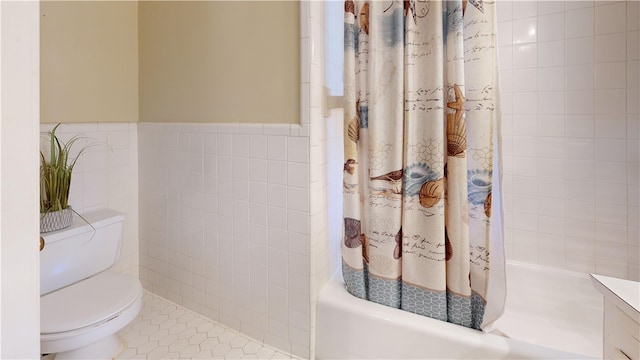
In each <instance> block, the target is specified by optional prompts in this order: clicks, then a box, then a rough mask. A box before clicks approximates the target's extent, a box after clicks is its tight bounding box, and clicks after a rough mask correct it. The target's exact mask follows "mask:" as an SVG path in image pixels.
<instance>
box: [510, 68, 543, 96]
mask: <svg viewBox="0 0 640 360" xmlns="http://www.w3.org/2000/svg"><path fill="white" fill-rule="evenodd" d="M537 90H538V70H537V69H521V70H514V71H513V92H530V91H537Z"/></svg>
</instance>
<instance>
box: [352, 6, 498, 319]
mask: <svg viewBox="0 0 640 360" xmlns="http://www.w3.org/2000/svg"><path fill="white" fill-rule="evenodd" d="M344 10H345V12H344V37H345V39H344V40H345V41H344V55H345V59H344V67H345V69H344V71H345V73H344V84H345V85H344V87H345V88H344V96H345V109H344V122H345V123H344V156H345V160H344V172H343V174H344V176H343V197H344V206H343V207H344V232H343V234H344V235H343V236H344V238H343V242H342V268H343V277H344V280H345V285H346V287H347V290H348V291H349V292H350V293H352V294H353V295H355V296H357V297H360V298H363V299H368V300H370V301H373V302H377V303H380V304H383V305H387V306H392V307H396V308H401V309H404V310H406V311H410V312H413V313H417V314H420V315H424V316H429V317H433V318H436V319H440V320H444V321H448V322H452V323H455V324H459V325H463V326H467V327H471V328H474V329H484V328H486V326H488V325H489V324H490V323H492V322H493V321H495V320H496V319H497V318H498V317H499V315H500V314H501V312H502V309H503V307H504V294H505V292H504V291H505V290H504V286H505V283H504V250H503V245H502V233H503V231H502V208H501V205H502V200H501V196H500V194H501V190H500V174H501V163H500V134H499V132H500V126H499V121H500V114H499V94H498V83H497V59H496V52H497V48H496V31H495V29H496V18H495V3H494V2H484V1H483V0H464V1H460V0H458V1H435V0H431V1H429V0H423V1H419V0H418V1H417V0H409V1H353V0H346V1H345V2H344Z"/></svg>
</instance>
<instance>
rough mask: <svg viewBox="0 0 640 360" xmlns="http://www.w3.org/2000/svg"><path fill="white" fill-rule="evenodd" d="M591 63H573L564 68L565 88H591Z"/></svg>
mask: <svg viewBox="0 0 640 360" xmlns="http://www.w3.org/2000/svg"><path fill="white" fill-rule="evenodd" d="M593 78H594V76H593V65H592V64H584V65H574V66H567V67H566V68H565V86H566V89H567V90H589V89H593Z"/></svg>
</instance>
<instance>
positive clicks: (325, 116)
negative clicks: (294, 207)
mask: <svg viewBox="0 0 640 360" xmlns="http://www.w3.org/2000/svg"><path fill="white" fill-rule="evenodd" d="M305 4H307V5H308V8H309V34H308V35H309V37H308V40H307V39H305V38H303V43H305V42H306V41H308V42H309V43H310V44H313V46H312V48H313V52H312V53H311V54H310V64H309V66H310V69H309V70H310V71H309V76H310V78H309V87H310V98H309V111H310V119H311V125H310V126H311V131H310V155H311V158H310V171H311V172H310V179H309V181H310V184H309V186H310V189H311V193H310V206H311V207H310V232H311V237H310V241H311V249H310V250H311V277H310V288H311V289H310V290H311V293H310V296H311V297H310V298H311V346H310V354H309V357H310V358H312V359H313V358H315V342H314V339H315V319H316V316H315V308H316V303H317V299H318V295H319V294H320V292H321V291H322V288H323V287H324V285H325V284H326V283H327V281H328V280H329V278H330V277H331V275H333V274H334V273H335V271H336V270H337V268H338V265H339V261H340V239H341V238H342V169H343V160H342V158H343V155H342V152H343V146H342V137H343V135H342V109H341V108H335V109H330V108H329V107H328V104H327V102H326V95H325V94H326V91H327V89H326V86H325V82H326V81H325V75H326V70H327V66H330V65H329V64H328V63H327V57H326V55H327V52H326V50H327V49H326V48H325V34H326V32H327V29H326V28H325V24H326V21H325V19H326V16H332V14H328V13H326V11H325V10H326V3H325V2H321V1H311V2H308V3H305ZM339 15H340V20H341V21H340V26H342V12H340V13H339ZM303 16H304V15H303ZM340 32H341V33H342V29H340Z"/></svg>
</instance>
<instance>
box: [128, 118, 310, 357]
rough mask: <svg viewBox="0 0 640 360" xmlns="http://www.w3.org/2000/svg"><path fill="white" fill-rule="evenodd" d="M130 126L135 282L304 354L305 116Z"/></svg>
mask: <svg viewBox="0 0 640 360" xmlns="http://www.w3.org/2000/svg"><path fill="white" fill-rule="evenodd" d="M307 123H308V120H307ZM138 135H139V163H140V167H139V177H140V184H141V185H140V190H139V194H140V195H139V196H140V252H141V253H140V277H141V280H142V281H143V284H144V286H145V288H147V289H148V290H150V291H151V292H153V293H155V294H158V295H160V296H163V297H165V298H167V299H169V300H171V301H173V302H175V303H177V304H180V305H182V306H185V307H186V308H188V309H191V310H193V311H196V312H198V313H200V314H203V315H205V316H207V317H208V318H210V319H212V320H216V321H219V322H220V323H222V324H224V325H226V326H229V327H231V328H233V329H236V330H238V331H240V332H242V333H244V334H246V335H248V336H250V337H252V338H254V339H256V340H259V341H263V342H265V343H267V344H269V345H272V346H275V347H277V348H278V349H281V350H283V351H286V352H292V353H294V354H296V355H298V356H302V357H307V356H308V354H309V336H310V334H309V324H310V309H309V261H310V260H309V135H308V126H307V125H305V124H303V125H266V124H265V125H262V124H257V125H250V124H247V125H243V124H240V125H239V124H158V123H156V124H153V123H140V124H138Z"/></svg>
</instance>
